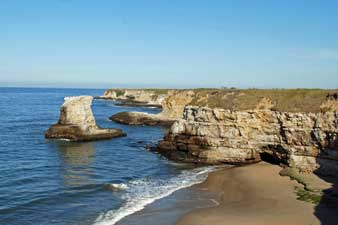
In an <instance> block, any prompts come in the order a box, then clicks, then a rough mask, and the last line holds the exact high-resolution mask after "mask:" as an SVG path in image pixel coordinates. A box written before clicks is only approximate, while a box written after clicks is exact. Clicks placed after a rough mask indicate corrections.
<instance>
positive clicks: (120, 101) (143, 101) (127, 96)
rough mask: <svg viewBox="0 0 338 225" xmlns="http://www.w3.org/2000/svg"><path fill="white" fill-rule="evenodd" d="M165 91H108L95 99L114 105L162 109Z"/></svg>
mask: <svg viewBox="0 0 338 225" xmlns="http://www.w3.org/2000/svg"><path fill="white" fill-rule="evenodd" d="M168 91H169V90H166V89H163V90H162V89H108V90H106V91H105V92H104V93H103V95H102V96H98V97H95V98H97V99H106V100H114V101H116V105H119V106H130V107H133V106H134V107H157V108H161V107H162V101H163V100H164V98H165V97H166V95H167V93H168Z"/></svg>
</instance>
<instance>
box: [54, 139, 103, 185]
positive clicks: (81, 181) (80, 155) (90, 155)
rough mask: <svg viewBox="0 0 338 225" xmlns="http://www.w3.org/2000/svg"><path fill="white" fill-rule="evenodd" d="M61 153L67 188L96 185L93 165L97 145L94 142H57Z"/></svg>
mask: <svg viewBox="0 0 338 225" xmlns="http://www.w3.org/2000/svg"><path fill="white" fill-rule="evenodd" d="M55 143H56V146H57V148H58V150H59V151H58V152H59V158H60V162H61V164H60V169H61V171H60V172H61V176H62V178H63V180H64V183H65V185H67V186H83V185H88V184H93V183H95V182H94V180H92V178H91V176H92V174H93V169H92V163H93V161H94V159H95V151H96V149H95V144H94V143H92V142H84V143H76V142H64V141H60V142H55Z"/></svg>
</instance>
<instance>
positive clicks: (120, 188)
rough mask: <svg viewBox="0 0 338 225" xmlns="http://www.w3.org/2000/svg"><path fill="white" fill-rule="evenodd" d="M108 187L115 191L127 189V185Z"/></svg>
mask: <svg viewBox="0 0 338 225" xmlns="http://www.w3.org/2000/svg"><path fill="white" fill-rule="evenodd" d="M110 186H111V187H112V188H113V189H117V190H125V189H127V188H128V185H126V184H122V183H121V184H114V183H113V184H110Z"/></svg>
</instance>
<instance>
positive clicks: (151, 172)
mask: <svg viewBox="0 0 338 225" xmlns="http://www.w3.org/2000/svg"><path fill="white" fill-rule="evenodd" d="M103 92H104V90H96V89H52V88H51V89H46V88H0V224H18V225H26V224H34V225H39V224H66V225H72V224H74V225H75V224H77V225H78V224H81V225H83V224H84V225H86V224H114V223H116V222H118V221H120V220H121V219H123V218H125V217H126V216H128V215H131V214H132V213H135V212H137V211H139V210H141V209H143V208H144V207H145V206H147V205H148V204H150V203H153V202H154V201H155V200H157V199H161V198H163V197H166V196H168V195H170V194H171V193H173V192H175V191H177V190H179V189H181V188H184V187H189V186H191V185H193V184H196V183H199V182H201V181H203V180H204V179H205V178H206V176H207V172H208V171H210V170H211V169H212V168H190V167H187V166H185V165H181V164H177V163H172V162H170V161H168V160H166V159H165V158H163V157H161V156H159V155H158V154H155V153H152V152H149V151H147V150H146V148H145V146H146V145H148V144H153V143H156V142H157V141H159V140H160V139H161V138H162V137H163V134H164V132H165V131H164V128H162V127H148V126H127V125H120V124H116V123H114V122H112V121H109V119H108V118H109V116H111V115H113V114H115V113H117V112H120V111H130V110H137V111H142V112H147V113H158V112H159V110H158V109H149V108H148V109H147V108H130V107H117V106H114V102H113V101H108V100H94V102H93V106H92V108H93V112H94V115H95V118H96V121H97V123H98V125H99V126H101V127H105V128H121V129H123V130H124V131H125V132H126V133H127V134H128V135H127V136H126V137H121V138H116V139H112V140H104V141H95V142H85V143H74V142H69V141H68V140H46V139H45V138H44V132H45V131H46V130H47V129H48V127H49V126H50V125H51V124H53V123H56V122H57V120H58V117H59V109H60V105H61V104H62V103H63V99H64V97H65V96H77V95H92V96H99V95H102V93H103Z"/></svg>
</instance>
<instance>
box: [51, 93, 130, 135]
mask: <svg viewBox="0 0 338 225" xmlns="http://www.w3.org/2000/svg"><path fill="white" fill-rule="evenodd" d="M92 101H93V97H92V96H74V97H65V99H64V103H63V105H62V106H61V109H60V118H59V121H58V122H57V123H56V124H54V125H52V126H51V127H50V128H49V129H48V130H47V131H46V133H45V137H46V138H48V139H69V140H71V141H92V140H100V139H110V138H114V137H120V136H125V134H124V133H123V131H122V130H120V129H103V128H100V127H99V126H97V124H96V121H95V118H94V115H93V112H92V109H91V105H92Z"/></svg>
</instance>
